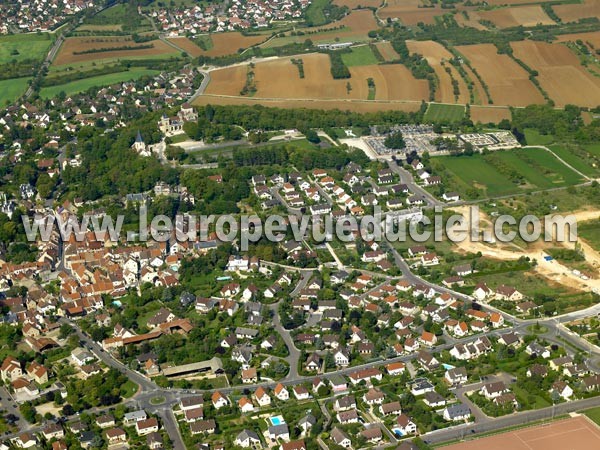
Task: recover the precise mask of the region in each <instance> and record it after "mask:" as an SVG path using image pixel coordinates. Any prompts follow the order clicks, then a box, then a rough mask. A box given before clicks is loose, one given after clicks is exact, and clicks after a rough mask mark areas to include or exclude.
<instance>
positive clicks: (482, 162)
mask: <svg viewBox="0 0 600 450" xmlns="http://www.w3.org/2000/svg"><path fill="white" fill-rule="evenodd" d="M433 164H434V172H437V173H440V174H441V176H442V180H443V182H444V184H447V186H448V187H449V188H451V189H452V190H458V191H459V192H460V193H461V194H463V196H466V197H498V196H503V195H510V194H514V193H518V192H526V191H531V190H536V189H549V188H554V187H563V186H570V185H573V184H577V183H579V182H581V181H583V180H582V178H581V177H580V176H579V175H578V174H577V173H575V172H573V171H572V170H571V169H569V168H568V167H567V166H565V165H564V164H563V163H561V162H560V161H559V160H558V159H557V158H556V157H555V156H554V155H552V154H551V153H549V152H547V151H545V150H543V149H541V148H540V149H537V148H532V149H519V150H510V151H503V152H494V153H492V154H489V155H480V154H477V155H473V156H471V157H452V156H442V157H439V158H435V159H433ZM500 166H501V168H502V170H499V167H500ZM517 178H520V179H521V180H522V181H521V184H519V182H518V181H517ZM473 188H475V189H477V190H478V191H479V192H478V193H474V192H473Z"/></svg>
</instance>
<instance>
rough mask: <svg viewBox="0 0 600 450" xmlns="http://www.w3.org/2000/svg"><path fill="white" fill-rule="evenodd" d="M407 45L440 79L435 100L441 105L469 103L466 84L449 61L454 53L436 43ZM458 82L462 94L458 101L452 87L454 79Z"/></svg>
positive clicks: (427, 42)
mask: <svg viewBox="0 0 600 450" xmlns="http://www.w3.org/2000/svg"><path fill="white" fill-rule="evenodd" d="M406 45H407V46H408V49H409V50H410V52H411V53H418V54H420V55H422V56H423V57H424V58H425V59H426V60H427V62H428V63H429V65H430V66H431V67H432V68H433V70H434V71H435V74H436V76H437V78H438V81H439V83H438V87H437V90H436V93H435V100H436V101H437V102H441V103H461V104H465V103H469V89H468V88H467V85H466V84H465V81H464V80H463V78H462V77H461V76H460V74H459V73H458V71H457V70H456V69H455V68H454V66H452V64H450V63H449V62H448V61H449V60H450V59H452V53H450V52H449V51H448V50H446V48H445V47H444V46H443V45H442V44H439V43H437V42H434V41H407V42H406ZM446 68H449V69H450V74H451V75H450V74H448V72H447V71H446ZM453 78H454V79H455V80H456V81H457V82H458V89H459V91H460V94H459V95H458V99H455V97H454V87H453V86H452V79H453Z"/></svg>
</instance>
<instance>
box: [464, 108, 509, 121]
mask: <svg viewBox="0 0 600 450" xmlns="http://www.w3.org/2000/svg"><path fill="white" fill-rule="evenodd" d="M510 118H511V114H510V109H508V108H496V107H486V106H476V105H471V120H472V121H473V122H475V123H477V122H481V123H496V124H497V123H498V122H500V121H501V120H502V119H509V120H510Z"/></svg>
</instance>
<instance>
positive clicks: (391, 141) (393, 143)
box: [383, 131, 406, 150]
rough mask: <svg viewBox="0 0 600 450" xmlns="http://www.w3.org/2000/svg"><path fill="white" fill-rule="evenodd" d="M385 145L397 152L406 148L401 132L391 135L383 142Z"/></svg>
mask: <svg viewBox="0 0 600 450" xmlns="http://www.w3.org/2000/svg"><path fill="white" fill-rule="evenodd" d="M383 143H384V145H385V146H386V147H387V148H393V149H396V150H399V149H403V148H405V147H406V143H405V142H404V137H403V136H402V133H401V132H400V131H396V132H394V133H392V134H390V135H389V136H388V137H386V138H385V141H383Z"/></svg>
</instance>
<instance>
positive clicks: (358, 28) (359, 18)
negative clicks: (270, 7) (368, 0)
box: [213, 9, 379, 48]
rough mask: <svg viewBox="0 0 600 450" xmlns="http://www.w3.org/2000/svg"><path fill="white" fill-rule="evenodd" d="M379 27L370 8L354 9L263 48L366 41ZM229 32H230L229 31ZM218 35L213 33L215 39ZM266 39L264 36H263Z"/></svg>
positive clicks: (271, 42)
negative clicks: (337, 18) (369, 34)
mask: <svg viewBox="0 0 600 450" xmlns="http://www.w3.org/2000/svg"><path fill="white" fill-rule="evenodd" d="M377 28H379V26H378V24H377V21H376V20H375V16H374V15H373V12H372V11H371V10H368V9H362V10H357V11H352V12H351V13H350V14H348V15H347V16H346V17H344V18H343V19H342V20H339V21H337V22H332V23H330V24H327V25H324V26H321V27H309V28H302V29H298V31H302V34H299V35H296V36H292V35H291V34H290V33H289V32H288V33H285V36H283V37H277V38H275V39H270V40H268V41H266V42H265V43H264V44H263V45H261V47H262V48H274V47H281V46H283V45H288V44H291V43H294V42H295V43H302V42H304V41H306V40H307V39H310V40H312V41H313V42H317V43H325V42H336V40H338V41H341V42H344V41H352V42H366V41H368V40H369V36H368V33H369V31H371V30H376V29H377ZM227 34H229V33H227ZM215 36H218V34H217V35H213V39H214V37H215ZM263 39H264V36H263Z"/></svg>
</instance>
